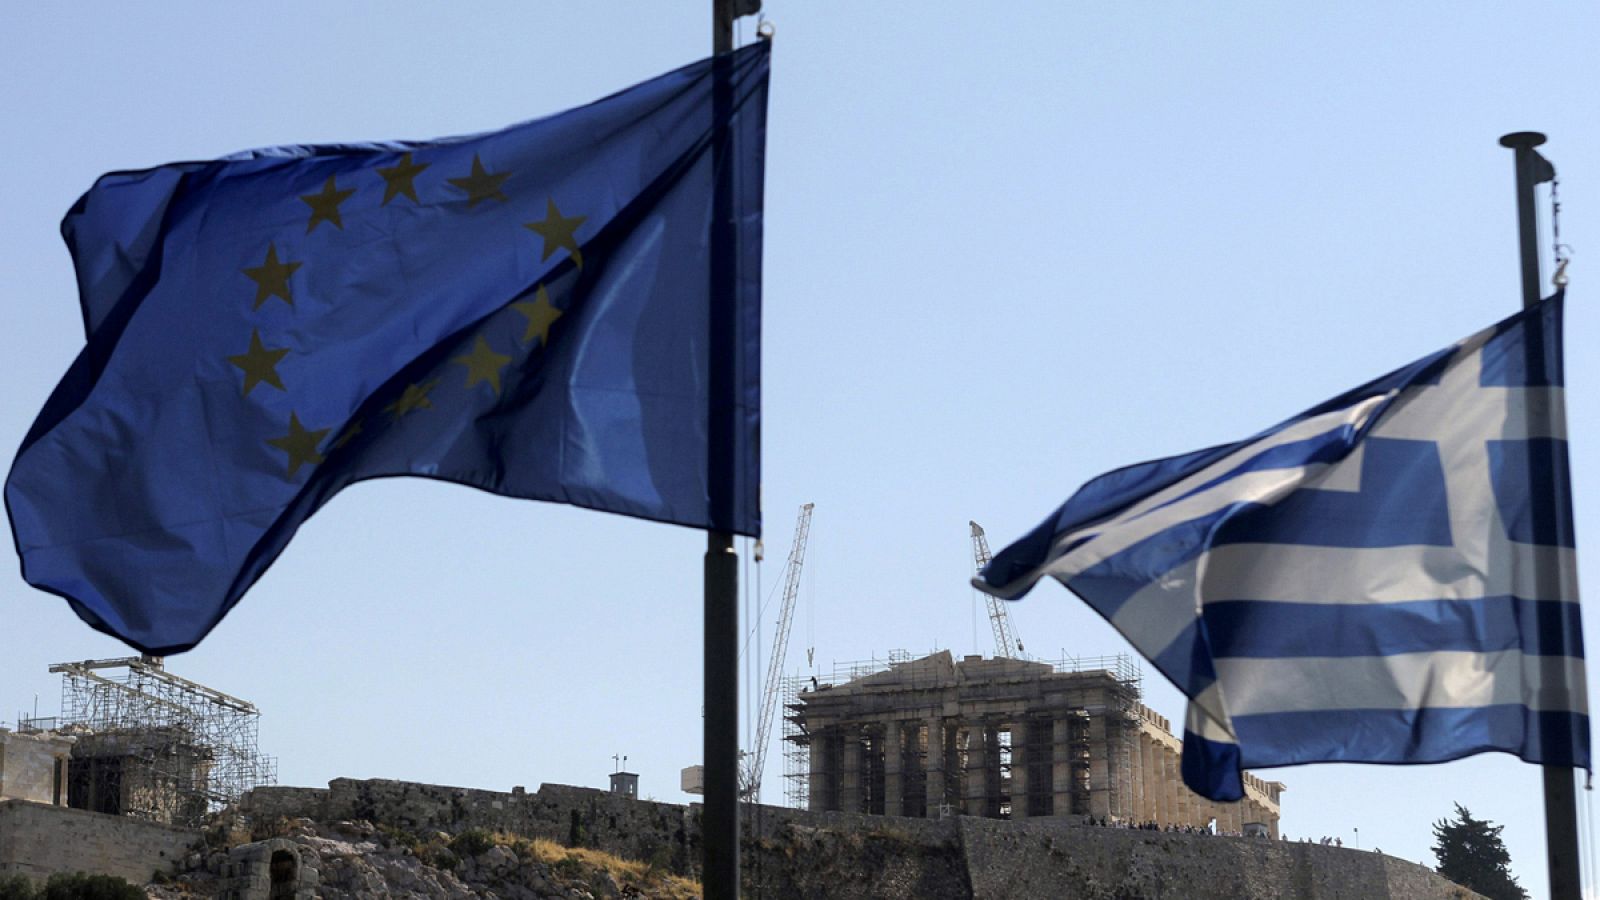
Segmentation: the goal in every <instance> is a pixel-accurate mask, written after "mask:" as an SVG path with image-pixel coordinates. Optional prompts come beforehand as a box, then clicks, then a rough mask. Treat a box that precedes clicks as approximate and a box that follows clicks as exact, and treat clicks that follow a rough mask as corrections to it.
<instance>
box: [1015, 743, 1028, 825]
mask: <svg viewBox="0 0 1600 900" xmlns="http://www.w3.org/2000/svg"><path fill="white" fill-rule="evenodd" d="M1027 817H1028V723H1027V722H1026V721H1024V720H1021V719H1019V720H1017V721H1015V722H1013V723H1011V818H1013V819H1026V818H1027Z"/></svg>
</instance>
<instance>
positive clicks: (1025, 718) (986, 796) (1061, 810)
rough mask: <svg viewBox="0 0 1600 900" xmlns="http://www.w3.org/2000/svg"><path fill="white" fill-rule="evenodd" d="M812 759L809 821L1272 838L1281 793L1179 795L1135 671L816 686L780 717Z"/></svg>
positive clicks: (1256, 787)
mask: <svg viewBox="0 0 1600 900" xmlns="http://www.w3.org/2000/svg"><path fill="white" fill-rule="evenodd" d="M788 715H789V716H790V718H791V720H792V722H793V723H794V725H795V727H793V728H791V729H789V731H788V734H787V739H788V740H789V741H791V742H793V743H795V744H798V745H802V746H804V747H805V748H807V750H808V762H809V766H808V771H807V772H806V773H805V777H806V788H807V790H806V792H805V793H806V806H807V808H809V809H811V810H813V811H842V812H857V813H868V814H875V815H891V816H912V817H918V818H938V817H943V816H947V815H950V814H953V813H959V814H964V815H969V816H982V817H986V818H991V819H1028V818H1041V817H1061V816H1074V815H1076V816H1088V817H1091V818H1094V819H1097V820H1098V819H1104V820H1107V821H1120V822H1130V823H1144V822H1155V823H1157V824H1159V825H1162V826H1166V825H1179V826H1185V825H1187V826H1195V827H1201V828H1203V827H1205V826H1207V824H1209V823H1210V822H1211V821H1212V820H1213V819H1214V820H1215V822H1216V824H1215V827H1216V829H1217V830H1218V831H1221V832H1228V833H1245V832H1252V833H1261V834H1266V835H1269V836H1271V837H1274V838H1276V837H1277V836H1278V811H1279V805H1278V804H1279V795H1280V794H1281V792H1282V791H1283V789H1284V788H1283V785H1282V784H1280V783H1278V782H1275V781H1264V780H1262V779H1260V778H1257V777H1255V776H1254V775H1250V774H1248V773H1247V774H1246V775H1245V790H1246V798H1245V799H1244V800H1242V801H1240V802H1238V803H1214V802H1212V801H1209V800H1206V799H1204V798H1202V797H1200V796H1198V795H1196V794H1194V793H1193V792H1191V791H1189V790H1188V789H1187V788H1186V787H1184V785H1183V782H1182V779H1181V777H1180V775H1179V758H1180V750H1181V747H1182V742H1181V741H1180V740H1179V739H1178V738H1176V737H1174V736H1173V735H1172V732H1171V730H1170V729H1169V728H1168V726H1167V722H1166V720H1165V719H1164V718H1162V717H1161V716H1159V715H1157V714H1155V713H1154V712H1153V711H1151V710H1150V709H1149V708H1147V707H1145V706H1144V705H1143V704H1141V703H1140V702H1139V688H1138V682H1137V675H1136V674H1133V673H1132V672H1131V670H1129V671H1124V672H1118V671H1116V670H1115V668H1114V667H1113V668H1095V667H1086V668H1083V669H1081V670H1078V671H1060V670H1058V667H1057V666H1053V665H1051V664H1048V663H1037V662H1029V661H1025V660H1017V659H1003V658H1002V659H985V658H983V657H981V656H968V657H965V658H963V659H962V660H961V661H959V662H957V661H955V660H954V659H953V658H952V657H951V655H950V653H949V652H948V651H940V652H938V653H935V654H933V655H931V656H926V657H923V658H921V659H915V660H906V661H901V662H897V663H894V664H892V665H890V666H889V667H888V668H887V669H884V670H883V671H878V672H875V673H873V674H869V675H865V676H862V677H859V678H855V679H852V680H850V681H847V682H844V683H842V684H832V685H830V684H814V685H812V686H811V687H809V688H807V689H803V690H801V691H800V692H799V694H798V697H797V699H796V701H795V702H794V703H791V704H790V708H789V711H788Z"/></svg>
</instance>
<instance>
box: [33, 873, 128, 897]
mask: <svg viewBox="0 0 1600 900" xmlns="http://www.w3.org/2000/svg"><path fill="white" fill-rule="evenodd" d="M34 898H35V900H144V889H143V888H141V887H139V886H137V885H134V884H129V883H128V880H127V879H125V878H118V877H116V876H114V875H85V874H83V873H82V872H78V873H76V874H73V875H51V876H50V880H49V881H47V882H45V885H44V891H43V892H41V893H38V894H35V895H34Z"/></svg>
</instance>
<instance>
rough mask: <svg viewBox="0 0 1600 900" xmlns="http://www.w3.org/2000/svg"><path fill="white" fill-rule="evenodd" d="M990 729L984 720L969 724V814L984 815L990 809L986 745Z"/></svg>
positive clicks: (997, 763) (996, 761)
mask: <svg viewBox="0 0 1600 900" xmlns="http://www.w3.org/2000/svg"><path fill="white" fill-rule="evenodd" d="M987 731H988V729H987V728H985V727H984V724H983V723H982V722H972V723H969V724H968V725H967V771H966V785H965V787H966V798H967V808H966V813H967V815H969V816H982V815H987V814H988V809H989V779H988V777H987V776H988V771H989V766H990V765H991V762H990V759H989V757H990V753H989V752H988V751H989V748H988V747H986V746H985V741H984V737H985V736H986V735H985V732H987ZM992 764H993V765H999V760H994V762H993V763H992Z"/></svg>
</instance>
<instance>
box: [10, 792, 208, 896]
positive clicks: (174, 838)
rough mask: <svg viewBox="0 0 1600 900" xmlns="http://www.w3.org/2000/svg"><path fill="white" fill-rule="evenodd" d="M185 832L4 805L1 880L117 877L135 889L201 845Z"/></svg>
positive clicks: (41, 805)
mask: <svg viewBox="0 0 1600 900" xmlns="http://www.w3.org/2000/svg"><path fill="white" fill-rule="evenodd" d="M199 837H200V835H199V833H198V832H195V831H191V830H189V829H186V828H174V827H171V826H168V825H158V824H156V823H154V822H145V821H142V820H139V819H129V818H124V817H122V816H108V815H103V814H101V813H92V812H85V811H83V810H79V809H69V808H67V807H64V806H51V805H49V804H44V803H30V802H27V801H24V800H4V801H0V875H28V876H30V877H32V878H35V879H40V880H42V879H44V878H47V877H49V876H50V875H52V874H55V873H57V872H66V873H70V872H88V873H91V874H98V875H116V876H119V877H121V878H126V879H128V880H129V881H132V882H134V883H136V884H143V883H145V882H147V881H149V880H150V877H151V876H152V875H154V874H155V873H156V872H157V871H158V870H159V871H163V872H170V871H171V870H172V867H173V865H174V864H175V863H178V862H179V861H181V860H182V858H183V857H184V855H185V854H186V853H188V851H189V849H190V848H191V847H192V846H193V845H194V844H195V843H196V842H197V841H198V840H199Z"/></svg>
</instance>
